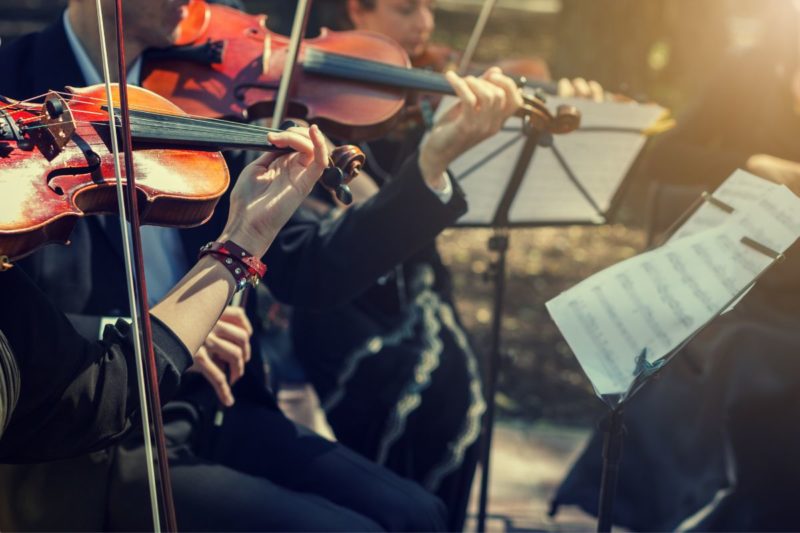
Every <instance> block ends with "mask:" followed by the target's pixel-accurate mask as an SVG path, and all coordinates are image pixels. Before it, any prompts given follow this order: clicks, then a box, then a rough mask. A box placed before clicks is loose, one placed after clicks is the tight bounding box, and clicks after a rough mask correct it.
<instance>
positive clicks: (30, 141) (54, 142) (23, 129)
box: [0, 85, 364, 262]
mask: <svg viewBox="0 0 800 533" xmlns="http://www.w3.org/2000/svg"><path fill="white" fill-rule="evenodd" d="M118 89H119V88H118V87H116V86H115V87H114V91H115V93H114V94H115V96H114V97H115V98H118ZM128 91H129V94H130V123H131V134H132V138H133V145H134V149H135V153H136V157H135V158H134V169H135V175H136V176H137V180H136V190H137V192H138V193H139V197H140V198H141V201H140V202H139V206H140V207H139V211H140V218H141V220H142V222H143V223H148V224H155V225H164V226H176V227H188V226H195V225H198V224H201V223H203V222H204V221H206V220H207V219H208V218H209V217H210V216H211V214H212V213H213V210H214V207H215V206H216V204H217V201H218V200H219V198H220V197H221V196H222V194H223V193H224V192H225V191H226V189H227V188H228V185H229V182H230V177H229V174H228V168H227V166H226V164H225V160H224V159H223V157H222V154H221V153H220V152H219V150H222V149H251V150H262V151H278V152H286V151H288V150H285V149H279V148H277V147H275V146H273V145H271V144H270V143H269V142H268V141H267V133H268V132H270V131H276V130H270V129H268V128H263V127H258V126H251V125H245V124H237V123H233V122H228V121H221V120H213V119H207V118H201V117H193V116H190V115H187V114H186V113H184V112H183V111H181V110H180V108H179V107H178V106H176V105H175V104H173V103H171V102H169V101H167V100H166V99H164V98H163V97H160V96H158V95H156V94H153V93H151V92H150V91H147V90H145V89H141V88H138V87H132V86H131V87H129V88H128ZM3 101H4V102H5V103H3ZM105 102H106V100H105V92H104V88H103V86H101V85H96V86H93V87H87V88H85V89H72V88H71V89H69V92H66V93H58V92H50V93H48V94H47V95H46V96H45V97H44V102H43V103H31V102H30V101H26V102H17V101H12V100H5V99H1V98H0V170H1V172H0V189H1V190H2V191H3V194H2V195H0V256H5V257H4V259H5V261H6V262H7V261H8V260H15V259H18V258H21V257H23V256H25V255H27V254H28V253H30V252H32V251H34V250H35V249H36V248H38V247H40V246H42V245H44V244H47V243H49V242H62V243H63V242H66V241H67V240H68V238H69V235H70V232H71V230H72V228H73V226H74V225H75V222H76V221H77V219H78V218H79V217H81V216H84V215H88V214H101V213H111V212H117V203H116V196H115V179H114V159H113V155H112V153H111V149H110V133H109V124H108V113H107V109H108V108H107V106H106V103H105ZM116 105H118V104H117V103H116V100H115V106H116ZM363 163H364V155H363V154H362V153H361V151H360V150H359V149H358V148H355V147H352V146H345V147H339V148H337V149H336V150H334V153H333V154H332V157H331V166H330V167H329V169H328V170H326V172H325V173H324V174H323V177H322V178H321V180H320V182H321V183H322V184H323V185H324V186H326V187H328V188H330V189H332V190H334V191H335V192H336V193H337V195H339V197H340V198H342V199H343V200H347V194H348V193H349V190H348V189H347V188H346V185H345V184H346V183H347V182H349V181H350V180H351V179H352V178H353V177H355V175H356V174H358V172H359V170H360V168H361V166H362V165H363Z"/></svg>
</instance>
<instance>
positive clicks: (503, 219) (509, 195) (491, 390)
mask: <svg viewBox="0 0 800 533" xmlns="http://www.w3.org/2000/svg"><path fill="white" fill-rule="evenodd" d="M543 139H544V138H543V134H542V133H541V132H538V131H532V132H530V133H529V135H528V136H527V140H526V141H525V145H524V146H523V147H522V151H521V152H520V155H519V158H518V159H517V164H516V166H515V167H514V171H513V173H512V175H511V180H510V181H509V183H508V186H507V187H506V190H505V193H504V194H503V198H502V200H501V202H500V204H499V206H498V208H497V211H496V213H495V217H494V221H493V223H492V226H493V227H494V234H493V235H492V237H491V238H490V239H489V243H488V247H489V250H490V251H491V252H496V253H497V259H496V261H495V263H494V265H493V272H492V274H493V275H492V281H493V282H494V305H493V310H492V332H491V351H490V352H489V357H488V359H487V363H486V367H487V373H486V374H487V381H486V386H485V388H484V389H485V394H486V404H487V405H486V415H485V417H484V423H483V438H482V439H481V440H482V442H481V458H480V463H481V487H480V498H479V504H478V528H477V529H478V531H480V532H483V531H486V510H487V508H488V505H489V470H490V462H491V450H492V434H493V432H494V415H495V395H496V393H497V379H498V376H499V374H500V367H501V364H502V359H503V357H502V353H501V351H500V340H501V333H502V322H503V305H504V300H505V288H506V253H507V251H508V242H509V237H508V226H509V221H508V214H509V211H510V209H511V204H512V202H513V201H514V197H515V196H516V195H517V191H518V190H519V188H520V186H521V185H522V180H523V179H524V178H525V174H526V173H527V171H528V167H529V166H530V163H531V160H532V159H533V155H534V153H535V152H536V147H537V146H539V142H540V141H541V140H543Z"/></svg>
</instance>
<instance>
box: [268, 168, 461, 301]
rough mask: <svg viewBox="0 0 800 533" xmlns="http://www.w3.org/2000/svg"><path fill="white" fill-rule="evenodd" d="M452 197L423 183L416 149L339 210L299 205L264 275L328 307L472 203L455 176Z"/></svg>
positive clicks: (287, 291) (283, 296) (285, 296)
mask: <svg viewBox="0 0 800 533" xmlns="http://www.w3.org/2000/svg"><path fill="white" fill-rule="evenodd" d="M453 187H454V191H453V197H452V198H451V199H450V201H449V202H448V203H447V204H444V203H442V201H441V200H440V199H439V198H438V197H437V196H436V195H435V194H434V193H433V191H431V190H430V188H428V186H427V185H426V184H425V182H424V180H423V178H422V175H421V173H420V169H419V166H418V164H417V154H416V153H414V154H412V155H411V156H410V157H409V158H408V159H407V160H406V162H405V163H404V164H403V166H402V167H401V169H400V170H399V171H398V173H397V175H396V176H395V177H394V179H393V180H391V181H389V182H388V183H387V184H386V185H384V186H383V187H382V188H381V190H380V191H379V192H378V193H377V194H375V195H374V196H373V197H372V198H370V199H369V200H367V201H365V202H363V203H361V204H359V205H355V206H353V207H351V208H349V209H346V210H344V211H343V212H342V213H341V214H340V216H338V217H332V216H326V217H323V216H320V215H319V214H317V213H315V212H313V211H312V210H311V209H308V208H301V209H300V210H299V211H298V212H297V214H296V215H295V216H294V218H293V219H292V220H291V221H290V222H289V224H287V226H286V227H285V228H284V229H283V230H282V231H281V233H280V234H279V235H278V238H277V239H276V241H275V242H274V243H273V244H272V246H271V247H270V250H269V251H268V252H267V256H266V261H267V264H268V265H269V272H268V273H267V276H266V278H265V279H266V282H267V283H268V285H269V288H270V290H272V291H273V292H274V294H275V296H276V297H277V298H278V299H280V300H282V301H284V302H286V303H288V304H291V305H295V306H302V307H308V308H312V309H323V308H330V307H335V306H338V305H341V304H342V303H345V302H347V301H350V300H351V299H353V298H355V297H356V296H358V295H359V294H361V293H362V292H363V291H364V290H366V289H367V288H368V287H369V286H371V285H372V283H374V281H375V280H376V279H377V278H379V277H380V276H382V275H384V274H385V273H386V272H387V271H389V270H390V269H391V268H392V267H394V266H395V265H397V264H398V263H401V262H402V261H404V260H406V259H407V258H409V257H410V256H412V255H413V254H414V253H415V252H417V251H418V250H420V249H421V248H422V247H424V246H425V245H427V244H429V243H430V242H431V241H432V240H433V239H434V238H435V237H436V236H437V235H438V234H439V233H440V232H441V231H442V229H444V228H445V227H447V226H448V225H450V224H452V223H453V222H455V221H456V220H457V219H458V218H459V217H460V216H461V215H463V214H464V213H465V212H466V210H467V203H466V200H465V198H464V193H463V191H461V189H460V187H458V184H457V183H456V182H455V180H453Z"/></svg>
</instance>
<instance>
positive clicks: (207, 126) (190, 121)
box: [22, 109, 278, 144]
mask: <svg viewBox="0 0 800 533" xmlns="http://www.w3.org/2000/svg"><path fill="white" fill-rule="evenodd" d="M80 113H81V114H91V115H96V116H98V117H106V116H107V115H106V113H103V112H100V111H92V110H84V109H81V110H80ZM134 113H135V111H134ZM45 116H46V115H39V116H35V117H27V118H25V119H22V120H24V121H26V122H33V121H34V120H38V119H41V118H45ZM163 117H169V119H170V122H172V124H168V125H165V124H164V122H163V120H161V119H162V118H163ZM132 122H135V123H136V124H139V125H145V124H146V125H149V126H152V127H154V128H158V127H160V128H161V129H165V128H168V127H171V128H172V129H173V130H176V129H180V128H184V129H186V130H193V131H198V132H199V131H204V132H207V133H216V134H220V135H222V134H224V135H231V134H233V135H238V136H239V138H241V137H242V136H248V139H251V140H257V144H260V143H263V142H264V140H265V137H266V135H265V134H266V133H270V132H273V131H278V130H271V129H269V128H263V127H260V126H254V125H247V124H238V123H235V122H227V121H222V120H220V121H207V120H205V119H194V118H192V117H183V116H180V115H158V116H157V118H149V117H146V116H137V117H135V118H134V119H133V120H132ZM69 123H72V124H83V123H88V124H91V125H96V126H103V125H105V122H102V121H96V122H95V121H91V120H72V121H62V122H60V123H59V124H69ZM49 127H51V125H49V124H40V125H37V126H28V127H26V128H25V129H26V131H30V130H36V129H41V128H49Z"/></svg>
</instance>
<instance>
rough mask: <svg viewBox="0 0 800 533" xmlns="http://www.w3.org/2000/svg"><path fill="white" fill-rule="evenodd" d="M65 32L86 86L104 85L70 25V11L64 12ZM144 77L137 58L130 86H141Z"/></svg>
mask: <svg viewBox="0 0 800 533" xmlns="http://www.w3.org/2000/svg"><path fill="white" fill-rule="evenodd" d="M64 31H65V32H66V33H67V41H69V46H70V48H72V53H73V54H74V55H75V59H76V60H77V61H78V66H79V67H80V69H81V74H83V80H84V81H85V82H86V85H97V84H98V83H103V77H102V76H101V75H100V73H99V72H98V71H97V67H95V66H94V63H92V60H91V59H90V58H89V54H87V53H86V48H84V47H83V43H81V41H80V39H78V36H77V35H75V31H74V30H73V29H72V24H70V23H69V9H66V10H64ZM141 77H142V58H141V57H137V58H136V61H134V62H133V64H132V65H131V67H130V68H129V69H128V84H129V85H139V82H140V80H141Z"/></svg>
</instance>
